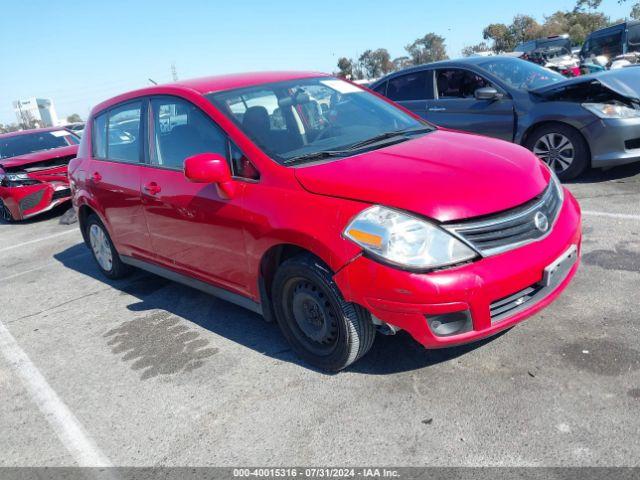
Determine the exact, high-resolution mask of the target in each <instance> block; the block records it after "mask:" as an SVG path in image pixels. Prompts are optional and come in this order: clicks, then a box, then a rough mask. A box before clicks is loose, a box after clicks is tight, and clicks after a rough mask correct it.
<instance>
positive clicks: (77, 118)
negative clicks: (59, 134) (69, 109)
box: [67, 113, 82, 123]
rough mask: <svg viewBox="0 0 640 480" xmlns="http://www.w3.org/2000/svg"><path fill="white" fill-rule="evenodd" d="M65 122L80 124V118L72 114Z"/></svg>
mask: <svg viewBox="0 0 640 480" xmlns="http://www.w3.org/2000/svg"><path fill="white" fill-rule="evenodd" d="M67 122H69V123H78V122H82V118H81V117H80V115H78V114H77V113H72V114H71V115H69V116H68V117H67Z"/></svg>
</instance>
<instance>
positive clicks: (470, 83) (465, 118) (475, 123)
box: [426, 68, 515, 141]
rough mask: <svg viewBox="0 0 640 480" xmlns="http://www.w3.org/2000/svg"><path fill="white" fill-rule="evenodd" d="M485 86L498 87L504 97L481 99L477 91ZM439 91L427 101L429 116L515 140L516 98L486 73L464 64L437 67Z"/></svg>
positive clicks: (440, 122)
mask: <svg viewBox="0 0 640 480" xmlns="http://www.w3.org/2000/svg"><path fill="white" fill-rule="evenodd" d="M483 87H493V88H496V89H497V90H498V91H499V92H500V93H502V98H500V99H494V100H477V99H476V98H475V91H476V90H477V89H479V88H483ZM435 92H436V95H435V96H436V98H435V99H433V100H430V101H429V102H427V103H428V104H427V115H426V118H427V120H429V121H431V122H433V123H435V124H436V125H440V126H442V127H446V128H453V129H456V130H464V131H467V132H473V133H479V134H481V135H487V136H489V137H496V138H501V139H503V140H508V141H512V140H513V131H514V122H515V117H514V110H513V100H512V99H511V98H510V97H509V96H508V95H507V93H506V92H504V91H501V90H500V88H498V87H497V86H495V85H493V84H492V83H491V82H490V81H489V80H487V79H486V78H484V77H483V76H481V75H478V74H477V73H475V72H473V71H471V70H467V69H463V68H439V69H437V70H435Z"/></svg>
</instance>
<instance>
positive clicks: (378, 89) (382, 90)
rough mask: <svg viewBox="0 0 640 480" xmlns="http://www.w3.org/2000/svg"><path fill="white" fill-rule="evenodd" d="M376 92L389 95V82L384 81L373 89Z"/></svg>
mask: <svg viewBox="0 0 640 480" xmlns="http://www.w3.org/2000/svg"><path fill="white" fill-rule="evenodd" d="M373 91H374V92H376V93H379V94H380V95H384V96H385V97H386V96H387V82H382V83H381V84H380V85H378V86H377V87H376V88H374V89H373Z"/></svg>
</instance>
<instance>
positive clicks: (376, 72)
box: [358, 48, 393, 78]
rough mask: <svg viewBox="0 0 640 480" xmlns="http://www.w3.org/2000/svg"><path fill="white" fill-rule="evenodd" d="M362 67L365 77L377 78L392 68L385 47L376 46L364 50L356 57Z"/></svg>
mask: <svg viewBox="0 0 640 480" xmlns="http://www.w3.org/2000/svg"><path fill="white" fill-rule="evenodd" d="M358 61H359V62H360V65H362V69H363V70H364V73H365V74H366V76H367V78H377V77H380V76H382V75H386V74H387V73H389V72H391V71H392V70H393V63H391V56H390V55H389V52H388V51H387V49H386V48H378V49H377V50H366V51H365V52H364V53H363V54H362V55H360V58H358Z"/></svg>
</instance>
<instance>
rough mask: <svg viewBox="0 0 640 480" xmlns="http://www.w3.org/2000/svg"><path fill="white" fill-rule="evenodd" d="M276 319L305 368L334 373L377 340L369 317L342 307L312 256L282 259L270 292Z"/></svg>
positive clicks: (323, 268)
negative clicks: (303, 361) (283, 260)
mask: <svg viewBox="0 0 640 480" xmlns="http://www.w3.org/2000/svg"><path fill="white" fill-rule="evenodd" d="M272 298H273V306H274V311H275V315H276V320H277V322H278V325H279V326H280V329H281V330H282V333H283V335H284V336H285V338H286V339H287V341H288V342H289V344H290V345H291V347H292V348H293V350H294V351H295V352H296V353H297V354H298V355H299V356H300V357H302V358H303V359H304V360H305V361H306V362H308V363H309V364H311V365H313V366H315V367H317V368H320V369H322V370H329V371H333V372H337V371H339V370H342V369H343V368H346V367H347V366H349V365H350V364H352V363H353V362H355V361H356V360H358V359H359V358H361V357H362V356H363V355H365V354H366V353H367V352H368V351H369V349H370V348H371V345H373V340H374V338H375V333H376V331H375V327H374V325H373V323H372V322H371V318H370V316H369V313H368V312H367V311H366V310H364V309H363V308H362V307H360V306H358V305H356V304H353V303H349V302H346V301H345V300H344V298H343V297H342V294H341V293H340V291H339V290H338V287H337V285H336V284H335V282H334V281H333V278H332V276H331V273H330V272H329V269H328V268H327V267H326V266H325V265H324V264H323V263H322V262H320V261H319V260H318V259H316V258H315V257H313V256H312V255H310V254H302V255H297V256H295V257H293V258H290V259H289V260H286V261H285V262H284V263H283V264H282V265H281V266H280V268H279V269H278V271H277V272H276V275H275V278H274V280H273V288H272Z"/></svg>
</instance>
